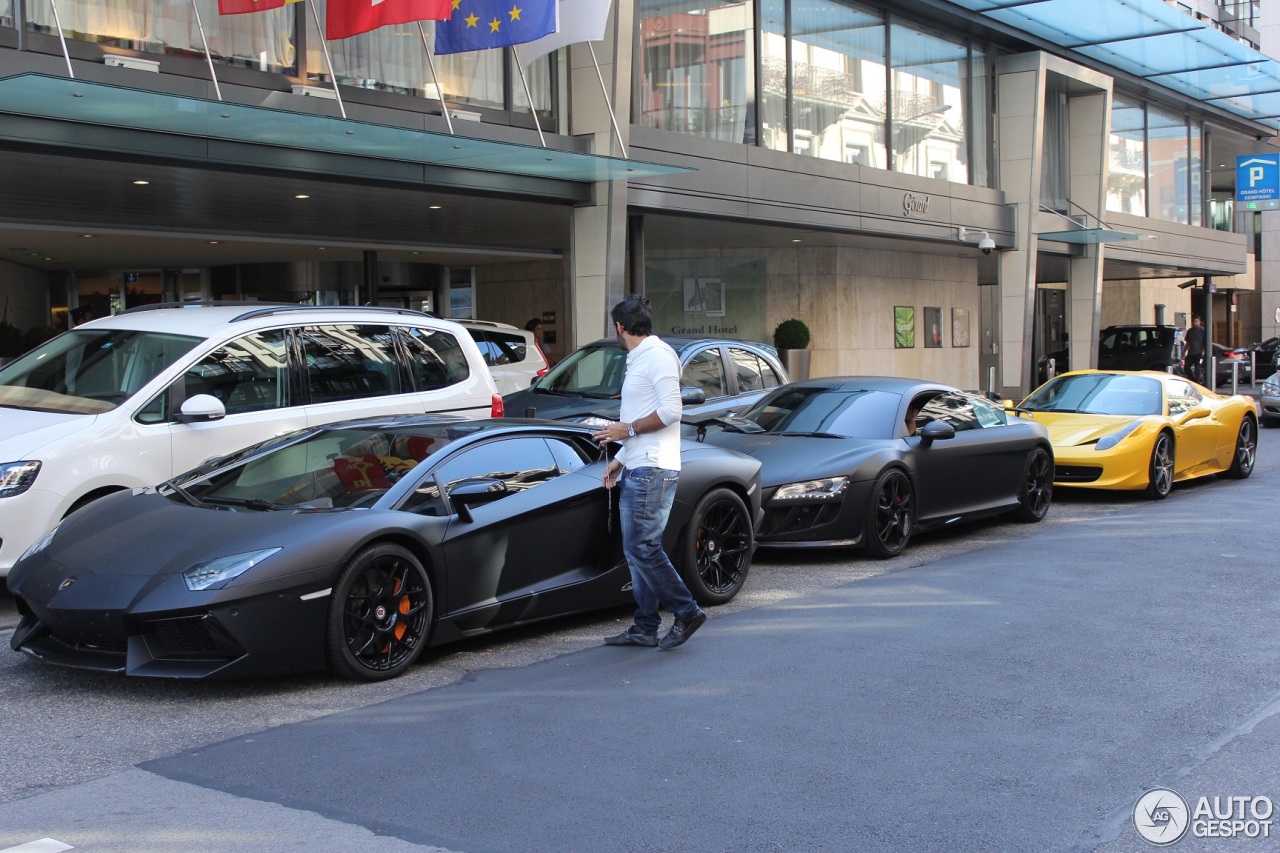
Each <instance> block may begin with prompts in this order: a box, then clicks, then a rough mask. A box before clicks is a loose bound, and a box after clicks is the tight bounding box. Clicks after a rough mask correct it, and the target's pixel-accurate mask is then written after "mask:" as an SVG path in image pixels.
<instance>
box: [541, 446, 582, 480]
mask: <svg viewBox="0 0 1280 853" xmlns="http://www.w3.org/2000/svg"><path fill="white" fill-rule="evenodd" d="M547 446H548V447H550V448H551V455H552V456H554V457H555V460H556V465H557V466H558V467H559V468H560V472H561V473H562V474H568V473H570V472H571V471H577V470H578V469H579V468H583V467H585V466H586V465H587V463H588V462H589V460H588V459H585V458H583V455H582V452H581V450H580V449H579V448H578V445H576V444H574V443H573V442H571V441H564V440H562V439H559V438H548V439H547Z"/></svg>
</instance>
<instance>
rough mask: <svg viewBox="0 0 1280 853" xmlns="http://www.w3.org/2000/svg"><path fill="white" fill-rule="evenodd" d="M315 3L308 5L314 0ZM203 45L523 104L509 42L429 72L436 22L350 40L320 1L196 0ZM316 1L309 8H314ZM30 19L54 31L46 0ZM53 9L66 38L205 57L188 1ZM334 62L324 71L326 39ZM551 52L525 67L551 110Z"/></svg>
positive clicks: (456, 98) (429, 93)
mask: <svg viewBox="0 0 1280 853" xmlns="http://www.w3.org/2000/svg"><path fill="white" fill-rule="evenodd" d="M313 3H314V6H313ZM197 8H198V9H199V13H200V16H199V17H200V24H203V27H204V34H205V38H206V39H207V40H208V44H209V53H210V54H211V56H212V57H213V59H214V61H215V62H217V63H220V64H223V65H238V66H243V67H248V68H255V69H258V70H261V71H267V72H272V73H277V74H291V75H292V74H296V75H298V76H303V77H306V78H308V79H311V80H320V81H326V82H327V81H330V80H331V79H332V78H333V77H337V79H338V82H339V83H340V84H342V85H344V86H351V87H356V88H362V89H376V90H384V91H389V92H397V93H400V94H407V95H413V96H417V97H425V98H430V99H431V100H438V99H439V97H440V93H441V92H442V91H443V93H444V97H445V98H446V99H447V100H449V101H451V102H453V103H455V104H459V105H464V106H475V107H481V108H486V109H493V110H509V111H513V112H522V113H526V114H527V113H528V112H529V98H528V97H527V96H526V95H525V92H524V85H523V83H522V82H521V80H520V77H519V73H518V70H517V69H516V67H515V63H513V62H511V61H510V59H509V51H501V50H484V51H473V52H469V53H461V54H454V55H451V56H441V57H436V70H437V71H438V72H439V74H440V81H439V84H438V85H437V82H436V81H435V80H433V79H432V75H431V69H430V65H429V64H428V62H427V58H426V51H425V48H424V45H423V34H424V33H425V36H426V42H427V45H434V38H435V31H434V23H433V22H431V21H424V22H423V31H422V32H419V29H418V25H417V24H404V25H401V26H397V27H382V28H379V29H377V30H374V31H372V32H369V33H362V34H360V35H357V36H352V37H351V38H348V39H340V40H337V41H329V42H325V41H324V40H323V39H322V37H321V35H320V31H319V29H318V28H317V27H316V17H317V16H319V18H320V20H322V21H323V20H324V18H325V0H310V2H305V3H294V4H290V5H287V6H285V7H283V8H279V9H269V10H267V11H263V12H252V13H248V14H240V15H220V14H219V13H218V4H217V0H197ZM313 8H314V13H313V11H312V10H313ZM11 10H12V0H0V21H2V20H3V18H4V16H5V15H6V14H8V13H10V12H11ZM26 13H27V26H28V28H30V29H31V30H33V31H35V32H44V33H51V34H56V32H57V25H56V22H55V20H54V15H53V7H52V5H50V4H49V3H47V2H28V3H27V6H26ZM58 15H59V18H60V19H61V22H62V28H63V31H64V33H65V34H66V35H67V37H69V38H74V39H79V40H82V41H93V42H97V43H99V44H105V45H110V46H112V47H120V48H127V49H130V50H137V51H142V52H146V53H157V54H164V55H171V56H174V55H176V56H191V57H193V58H197V59H203V58H204V43H203V41H202V40H201V37H200V26H199V25H198V24H197V21H196V15H195V13H194V12H193V10H192V6H191V3H189V2H185V3H183V2H173V0H106V2H102V0H98V2H93V1H92V0H61V2H59V3H58ZM300 26H302V27H305V34H306V45H307V47H306V52H305V55H304V56H302V57H301V60H302V65H301V67H299V59H300V57H299V56H298V46H299V44H300V40H299V38H298V34H299V27H300ZM326 44H327V45H328V47H329V53H330V58H331V59H332V62H333V73H332V74H330V70H329V63H328V62H327V61H326V59H325V55H324V47H325V45H326ZM552 67H553V66H552V57H543V58H541V59H538V60H537V61H535V62H533V63H531V64H530V66H529V68H527V69H526V70H525V75H526V79H527V80H528V84H529V89H530V91H531V93H532V95H533V101H534V103H535V104H536V106H537V109H538V112H539V115H540V116H547V117H550V116H551V113H552V103H553V95H552V83H551V80H552V71H551V69H552Z"/></svg>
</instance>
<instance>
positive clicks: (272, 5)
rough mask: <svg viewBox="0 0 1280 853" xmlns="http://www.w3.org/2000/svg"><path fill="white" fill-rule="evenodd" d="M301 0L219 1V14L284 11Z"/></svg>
mask: <svg viewBox="0 0 1280 853" xmlns="http://www.w3.org/2000/svg"><path fill="white" fill-rule="evenodd" d="M297 2H299V0H218V14H220V15H240V14H243V13H245V12H265V11H266V10H267V9H282V8H284V7H285V6H287V5H289V4H290V3H297Z"/></svg>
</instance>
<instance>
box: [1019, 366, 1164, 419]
mask: <svg viewBox="0 0 1280 853" xmlns="http://www.w3.org/2000/svg"><path fill="white" fill-rule="evenodd" d="M1161 396H1162V395H1161V392H1160V381H1159V380H1156V379H1148V378H1147V377H1145V376H1124V375H1120V374H1115V373H1085V374H1080V375H1076V376H1060V377H1058V378H1057V379H1054V380H1052V381H1050V382H1048V383H1047V384H1045V385H1042V386H1041V387H1040V388H1038V389H1036V392H1035V393H1034V394H1032V395H1031V396H1030V397H1028V398H1027V399H1025V400H1023V401H1022V404H1021V407H1022V408H1024V409H1030V410H1032V411H1044V412H1088V413H1090V414H1095V415H1159V414H1163V413H1164V406H1163V403H1162V399H1161Z"/></svg>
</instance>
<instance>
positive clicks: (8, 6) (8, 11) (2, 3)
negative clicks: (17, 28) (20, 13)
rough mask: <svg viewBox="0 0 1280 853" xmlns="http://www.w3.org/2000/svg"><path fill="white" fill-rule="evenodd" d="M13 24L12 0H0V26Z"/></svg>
mask: <svg viewBox="0 0 1280 853" xmlns="http://www.w3.org/2000/svg"><path fill="white" fill-rule="evenodd" d="M12 26H13V0H0V27H12Z"/></svg>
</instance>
